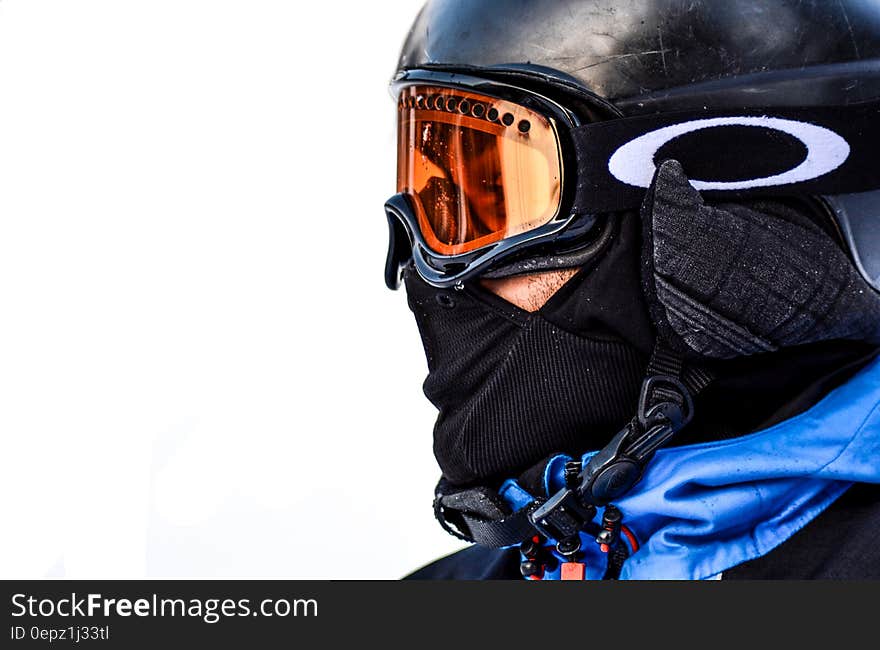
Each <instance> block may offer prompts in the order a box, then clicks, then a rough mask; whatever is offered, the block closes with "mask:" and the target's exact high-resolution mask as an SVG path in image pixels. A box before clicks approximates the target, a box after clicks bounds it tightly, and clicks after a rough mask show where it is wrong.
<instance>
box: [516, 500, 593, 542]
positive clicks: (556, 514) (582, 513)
mask: <svg viewBox="0 0 880 650" xmlns="http://www.w3.org/2000/svg"><path fill="white" fill-rule="evenodd" d="M595 516H596V508H595V507H594V506H592V505H589V504H586V503H584V502H583V500H582V499H581V497H580V495H579V494H578V493H577V492H576V491H575V490H572V489H571V488H563V489H562V490H559V491H558V492H557V493H556V494H554V495H553V496H552V497H550V498H549V499H547V501H545V502H544V503H542V504H541V505H540V506H539V507H538V508H536V509H535V510H534V511H533V512H531V513H530V514H529V522H530V523H531V524H532V526H534V527H535V528H536V529H537V530H538V532H540V533H541V534H542V535H544V537H547V538H549V539H555V540H561V539H565V538H566V537H571V536H572V535H577V534H578V533H579V532H580V531H581V529H583V528H584V526H586V524H587V523H588V522H590V521H592V520H593V517H595Z"/></svg>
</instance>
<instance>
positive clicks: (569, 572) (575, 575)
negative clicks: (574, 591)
mask: <svg viewBox="0 0 880 650" xmlns="http://www.w3.org/2000/svg"><path fill="white" fill-rule="evenodd" d="M585 570H586V567H585V566H584V564H583V563H581V562H563V563H562V579H563V580H583V579H584V572H585Z"/></svg>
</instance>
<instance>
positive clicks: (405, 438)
mask: <svg viewBox="0 0 880 650" xmlns="http://www.w3.org/2000/svg"><path fill="white" fill-rule="evenodd" d="M419 6H420V0H394V1H389V0H382V2H376V3H374V2H357V1H351V2H341V1H339V0H336V1H332V2H304V3H300V2H292V1H291V0H277V1H273V0H248V1H244V0H239V1H237V2H232V1H227V0H78V1H77V2H71V1H70V0H5V1H3V2H0V442H2V449H0V489H2V492H0V494H2V497H0V532H2V534H0V577H3V578H12V577H40V576H67V577H79V578H99V577H106V578H128V577H143V576H149V577H153V576H155V577H207V576H228V577H237V576H244V577H293V578H331V577H332V578H391V579H393V578H397V577H399V576H401V575H403V574H404V573H406V572H408V571H410V570H412V569H414V568H416V567H418V566H420V565H421V564H423V563H425V562H427V561H429V560H431V559H433V558H435V557H437V556H439V555H440V554H443V553H446V552H449V551H451V550H454V549H455V548H458V547H459V546H460V544H459V543H458V542H456V541H455V540H454V539H452V538H451V537H449V536H448V535H446V534H445V533H444V532H443V531H442V530H441V529H440V528H439V527H438V526H437V524H436V523H435V522H434V520H433V516H432V514H431V508H430V503H431V497H432V489H433V486H434V483H435V481H436V479H437V476H438V473H439V470H438V469H437V467H436V464H435V461H434V458H433V456H432V453H431V427H432V424H433V420H434V416H435V411H434V409H433V407H432V406H431V405H430V404H429V403H428V402H427V400H426V399H425V398H424V396H423V395H422V393H421V382H422V380H423V378H424V374H425V370H426V368H425V361H424V355H423V353H422V349H421V344H420V342H419V338H418V333H417V331H416V328H415V324H414V322H413V320H412V317H411V315H410V313H409V311H408V309H407V308H406V302H405V295H404V293H403V292H398V293H392V292H390V291H387V290H386V289H385V288H384V284H383V279H382V269H383V264H384V256H385V246H386V237H387V234H386V228H387V226H386V223H385V217H384V214H383V210H382V203H383V202H384V200H385V199H386V198H387V197H388V196H389V195H390V194H392V193H393V189H394V187H393V186H394V142H395V134H394V102H393V101H392V99H391V98H390V96H389V95H388V91H387V84H388V81H389V79H390V77H391V75H392V74H393V72H394V69H395V64H396V60H397V54H398V50H399V48H400V45H401V43H402V40H403V38H404V36H405V34H406V31H407V29H408V27H409V25H410V24H411V22H412V20H413V18H414V16H415V14H416V13H417V11H418V8H419ZM392 494H394V495H396V496H395V498H396V505H394V501H392V500H391V499H389V498H388V497H389V495H392ZM379 501H381V502H382V503H381V505H380V504H379V503H378V502H379Z"/></svg>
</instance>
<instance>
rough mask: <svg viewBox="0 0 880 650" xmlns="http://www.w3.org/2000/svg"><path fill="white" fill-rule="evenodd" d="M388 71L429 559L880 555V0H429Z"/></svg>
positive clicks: (391, 281)
mask: <svg viewBox="0 0 880 650" xmlns="http://www.w3.org/2000/svg"><path fill="white" fill-rule="evenodd" d="M392 92H393V94H394V96H395V99H396V100H397V105H398V125H399V140H398V169H397V190H398V193H397V194H396V195H395V196H394V197H392V198H391V199H389V201H388V202H387V203H386V205H385V209H386V215H387V218H388V224H389V235H390V237H389V250H388V257H387V262H386V268H385V280H386V283H387V284H388V286H389V287H390V288H392V289H396V288H398V287H399V286H400V285H401V284H403V285H405V290H406V293H407V299H408V304H409V307H410V309H411V310H412V312H413V314H414V316H415V320H416V324H417V326H418V328H419V331H420V334H421V338H422V342H423V344H424V349H425V353H426V357H427V365H428V376H427V378H426V380H425V382H424V392H425V394H426V396H427V397H428V399H429V400H430V401H431V402H432V403H433V404H434V405H435V406H436V407H437V409H438V417H437V421H436V425H435V427H434V453H435V456H436V458H437V461H438V464H439V466H440V469H441V472H442V476H441V479H440V481H439V483H438V485H437V490H436V494H435V495H434V510H435V514H436V516H437V519H438V520H439V522H440V524H441V525H442V526H443V528H444V529H446V530H447V531H448V532H450V533H451V534H453V535H455V536H457V537H460V538H462V539H465V540H467V541H469V542H473V543H474V544H473V545H472V546H471V547H469V548H467V549H465V550H463V551H460V552H458V553H455V554H453V555H451V556H448V557H445V558H441V559H440V560H437V561H434V562H432V563H430V564H428V565H426V566H425V567H423V568H421V569H419V570H417V571H415V572H413V573H412V574H410V575H409V576H408V577H409V578H414V579H501V578H517V579H522V578H527V579H531V580H550V579H632V580H641V579H717V578H721V579H758V578H761V579H769V578H774V579H783V578H785V579H787V578H839V579H850V578H860V579H863V578H880V550H878V547H877V546H876V545H875V544H874V542H873V540H874V538H875V536H876V534H877V533H878V531H880V485H878V484H880V361H878V359H877V353H878V350H880V235H878V233H880V228H878V225H880V169H878V167H877V166H876V164H875V162H874V159H875V157H876V150H877V147H878V144H880V120H878V117H880V5H878V4H877V3H869V2H862V1H860V0H841V2H836V3H826V2H819V1H818V0H817V1H808V2H795V1H794V0H779V1H778V2H773V3H765V2H759V1H757V0H730V1H729V2H724V3H721V2H709V1H701V0H696V1H694V0H687V1H684V0H646V1H644V2H642V1H639V2H634V1H631V0H576V1H568V2H556V1H553V0H506V1H505V2H497V1H494V0H493V1H491V2H490V1H489V0H430V1H429V2H428V3H427V4H426V5H425V6H424V8H423V9H422V11H421V13H420V14H419V15H418V17H417V18H416V21H415V23H414V25H413V27H412V29H411V31H410V32H409V35H408V37H407V39H406V42H405V44H404V46H403V50H402V53H401V56H400V61H399V66H398V71H397V74H396V75H395V77H394V80H393V82H392ZM402 516H403V515H402ZM427 560H429V558H426V561H427Z"/></svg>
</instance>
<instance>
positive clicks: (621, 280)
mask: <svg viewBox="0 0 880 650" xmlns="http://www.w3.org/2000/svg"><path fill="white" fill-rule="evenodd" d="M636 228H637V220H635V219H624V220H622V221H621V222H620V223H619V224H618V225H617V232H616V233H615V234H614V236H613V237H612V238H611V240H610V242H609V243H608V247H607V249H606V250H605V251H603V254H602V255H601V256H600V257H599V258H598V259H597V260H596V261H595V263H588V264H587V265H586V266H584V267H583V268H581V269H580V270H579V272H578V273H577V274H575V275H574V276H573V277H572V278H571V279H570V280H569V281H568V282H567V283H566V284H565V285H563V287H562V288H560V289H559V291H557V292H556V293H555V294H554V295H553V296H552V297H551V298H550V300H549V301H548V302H547V303H546V304H545V305H544V306H543V307H542V308H541V309H539V310H538V311H536V312H531V313H530V312H526V311H524V310H522V309H520V308H518V307H515V306H513V305H511V304H510V303H508V302H507V301H505V300H503V299H501V298H499V297H498V296H496V295H494V294H493V293H491V292H490V291H488V290H486V289H484V288H482V287H481V286H480V285H479V284H477V283H468V284H466V285H465V286H464V288H463V289H460V290H454V289H448V290H445V289H437V288H435V287H432V286H430V285H428V284H427V283H425V282H424V281H423V280H421V278H419V277H418V275H417V274H416V273H415V272H414V271H413V270H411V269H410V270H408V271H407V272H406V273H405V276H404V281H405V283H406V290H407V295H408V301H409V306H410V309H411V310H412V311H413V314H414V315H415V318H416V323H417V324H418V327H419V331H420V333H421V337H422V342H423V344H424V348H425V353H426V356H427V360H428V377H427V379H426V380H425V382H424V391H425V395H426V396H427V397H428V399H429V400H430V401H431V402H432V403H433V404H434V405H435V406H436V407H437V408H438V410H439V414H438V417H437V422H436V424H435V427H434V453H435V456H436V457H437V461H438V463H439V465H440V468H441V469H442V471H443V476H444V478H445V479H446V480H447V481H449V482H451V483H453V484H457V485H466V484H470V483H476V482H485V481H487V480H489V481H491V480H492V479H495V478H503V477H507V476H510V475H511V474H512V473H518V472H519V471H522V470H524V469H526V468H528V467H530V466H531V465H533V464H535V463H537V462H539V461H540V460H542V459H544V458H546V457H547V455H548V454H549V453H554V452H564V453H578V450H581V451H582V450H584V449H588V448H594V447H597V446H602V445H604V444H605V442H607V440H608V438H609V437H610V436H611V435H613V433H614V432H616V431H617V430H618V429H619V428H620V426H621V424H623V423H624V422H626V421H627V420H628V419H629V418H630V417H632V414H633V412H634V409H635V407H636V404H637V401H638V392H639V388H640V385H641V382H642V379H643V376H644V372H645V368H646V366H647V362H648V358H649V356H650V353H651V349H652V345H653V334H652V329H651V324H650V321H649V319H648V314H647V307H646V306H645V304H644V302H643V300H642V299H641V289H640V279H639V269H638V258H639V255H638V245H639V244H638V232H637V231H636Z"/></svg>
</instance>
